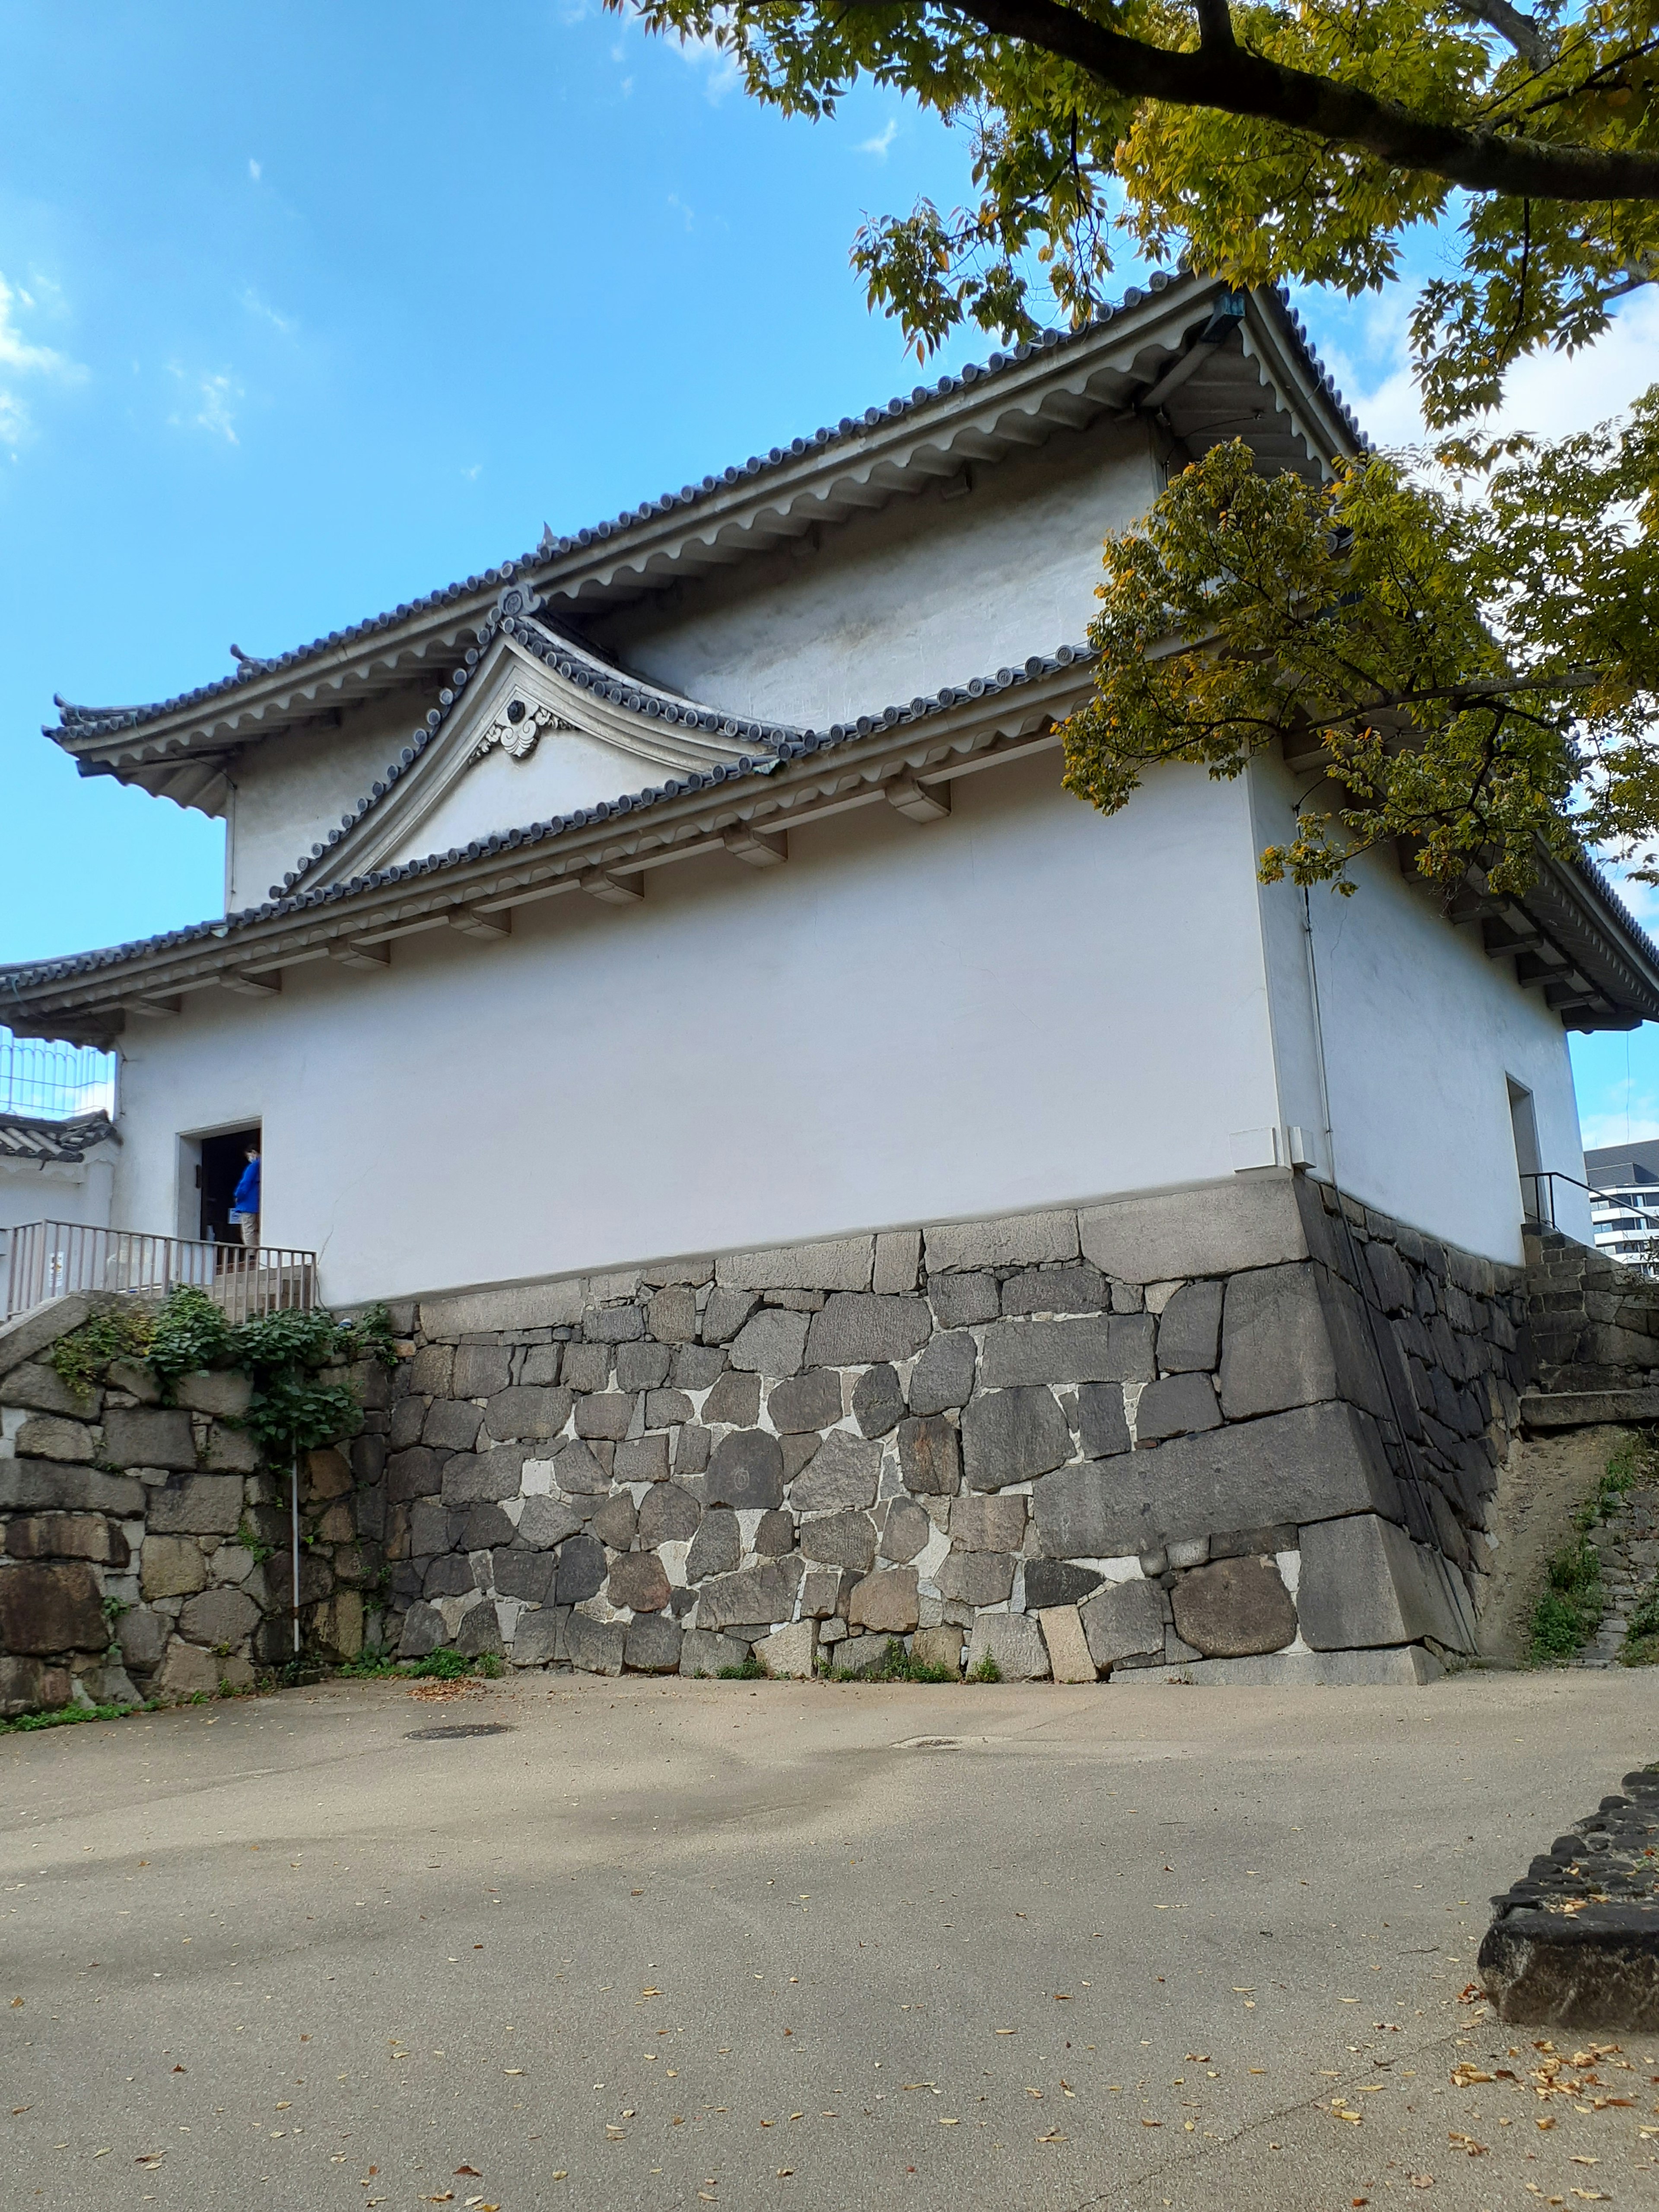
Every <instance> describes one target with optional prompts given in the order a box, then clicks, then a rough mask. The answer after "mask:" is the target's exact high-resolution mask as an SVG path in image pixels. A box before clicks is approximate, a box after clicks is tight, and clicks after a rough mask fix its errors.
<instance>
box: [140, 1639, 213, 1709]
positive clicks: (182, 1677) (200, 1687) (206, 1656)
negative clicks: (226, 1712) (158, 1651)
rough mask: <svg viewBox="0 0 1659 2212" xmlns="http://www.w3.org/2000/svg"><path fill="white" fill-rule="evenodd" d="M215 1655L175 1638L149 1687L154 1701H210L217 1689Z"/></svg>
mask: <svg viewBox="0 0 1659 2212" xmlns="http://www.w3.org/2000/svg"><path fill="white" fill-rule="evenodd" d="M221 1665H222V1661H221V1659H220V1657H219V1656H218V1654H217V1653H216V1652H214V1651H208V1650H204V1649H203V1648H202V1646H201V1645H200V1644H186V1643H185V1642H184V1641H183V1640H182V1639H181V1638H179V1637H177V1636H175V1637H174V1638H173V1641H172V1643H171V1644H168V1646H167V1657H166V1658H165V1659H164V1660H163V1661H162V1662H161V1672H160V1674H157V1676H156V1677H155V1682H154V1683H153V1685H152V1688H153V1689H154V1692H155V1695H156V1696H157V1697H158V1698H177V1699H180V1700H182V1699H185V1698H210V1697H212V1696H213V1695H214V1694H215V1693H216V1691H217V1690H218V1687H219V1669H220V1667H221Z"/></svg>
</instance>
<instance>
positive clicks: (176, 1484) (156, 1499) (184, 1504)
mask: <svg viewBox="0 0 1659 2212" xmlns="http://www.w3.org/2000/svg"><path fill="white" fill-rule="evenodd" d="M241 1520H242V1479H241V1477H240V1475H237V1474H187V1475H185V1476H184V1477H183V1478H182V1479H175V1480H173V1481H171V1482H169V1483H168V1484H167V1487H166V1488H165V1489H163V1490H152V1491H151V1492H150V1494H149V1530H150V1534H152V1535H155V1536H234V1534H235V1533H236V1531H237V1529H238V1528H240V1526H241Z"/></svg>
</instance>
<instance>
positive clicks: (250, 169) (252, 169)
mask: <svg viewBox="0 0 1659 2212" xmlns="http://www.w3.org/2000/svg"><path fill="white" fill-rule="evenodd" d="M247 173H248V176H249V178H250V179H251V180H252V182H253V183H254V184H256V185H257V184H258V181H259V179H260V178H261V177H262V176H263V175H264V170H263V169H262V168H261V167H259V164H258V162H257V161H254V160H253V159H252V157H250V158H249V161H248V165H247Z"/></svg>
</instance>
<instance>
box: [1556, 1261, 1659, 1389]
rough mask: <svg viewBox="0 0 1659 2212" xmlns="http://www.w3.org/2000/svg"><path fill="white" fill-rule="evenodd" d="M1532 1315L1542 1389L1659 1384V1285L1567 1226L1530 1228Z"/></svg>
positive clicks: (1636, 1387)
mask: <svg viewBox="0 0 1659 2212" xmlns="http://www.w3.org/2000/svg"><path fill="white" fill-rule="evenodd" d="M1526 1248H1527V1319H1528V1325H1529V1328H1530V1329H1531V1333H1532V1340H1533V1346H1534V1355H1535V1363H1536V1369H1537V1375H1536V1384H1537V1388H1538V1389H1542V1390H1554V1391H1571V1392H1578V1391H1589V1390H1628V1389H1649V1388H1651V1387H1653V1386H1654V1385H1655V1384H1656V1383H1659V1283H1654V1282H1650V1280H1649V1279H1647V1277H1646V1276H1644V1275H1638V1273H1636V1271H1635V1269H1634V1268H1632V1267H1624V1266H1622V1265H1621V1264H1620V1261H1617V1260H1610V1259H1608V1258H1607V1255H1606V1254H1605V1253H1601V1252H1597V1251H1595V1249H1592V1247H1590V1246H1589V1245H1588V1244H1580V1243H1577V1242H1576V1241H1575V1240H1574V1239H1573V1238H1572V1237H1564V1236H1563V1235H1562V1234H1561V1232H1560V1231H1559V1230H1557V1229H1548V1230H1544V1231H1539V1232H1537V1233H1532V1232H1529V1233H1528V1237H1527V1240H1526Z"/></svg>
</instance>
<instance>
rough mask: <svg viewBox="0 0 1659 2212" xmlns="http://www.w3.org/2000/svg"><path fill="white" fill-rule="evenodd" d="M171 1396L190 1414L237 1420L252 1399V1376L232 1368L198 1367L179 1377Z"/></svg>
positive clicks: (250, 1403)
mask: <svg viewBox="0 0 1659 2212" xmlns="http://www.w3.org/2000/svg"><path fill="white" fill-rule="evenodd" d="M173 1397H174V1399H175V1401H177V1402H178V1403H179V1405H181V1406H185V1407H188V1408H189V1409H190V1411H191V1413H216V1414H217V1415H218V1416H219V1417H220V1419H222V1420H233V1421H240V1419H241V1418H242V1416H243V1414H244V1413H246V1411H247V1409H248V1407H249V1406H250V1405H252V1402H253V1378H252V1376H249V1375H243V1374H240V1373H239V1372H238V1371H237V1370H236V1369H234V1368H222V1369H209V1368H205V1367H198V1368H197V1370H196V1371H195V1372H194V1373H193V1374H191V1375H181V1376H179V1380H178V1382H177V1383H175V1384H174V1385H173Z"/></svg>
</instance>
